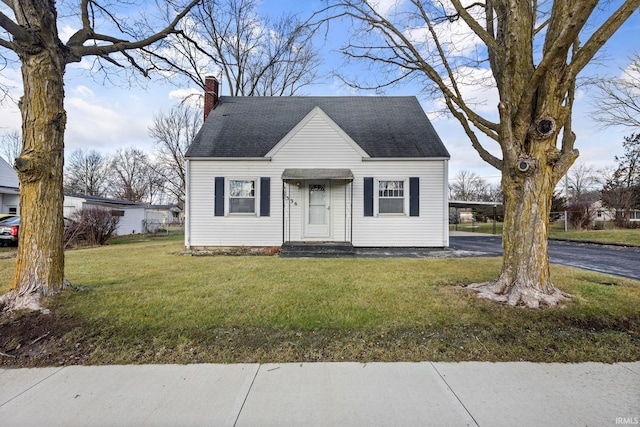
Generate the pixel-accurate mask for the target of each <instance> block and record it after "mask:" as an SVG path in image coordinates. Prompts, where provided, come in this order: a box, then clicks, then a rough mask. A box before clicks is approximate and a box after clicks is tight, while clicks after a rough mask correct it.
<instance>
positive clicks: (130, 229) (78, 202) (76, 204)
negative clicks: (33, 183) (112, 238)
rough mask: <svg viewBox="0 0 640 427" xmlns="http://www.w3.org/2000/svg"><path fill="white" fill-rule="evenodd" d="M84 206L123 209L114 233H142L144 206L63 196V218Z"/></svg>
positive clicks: (119, 234)
mask: <svg viewBox="0 0 640 427" xmlns="http://www.w3.org/2000/svg"><path fill="white" fill-rule="evenodd" d="M84 206H96V207H99V208H104V209H109V210H117V211H123V212H124V215H123V216H121V217H120V221H119V222H118V228H117V229H116V231H115V234H116V235H118V236H121V235H126V234H135V233H142V232H143V229H142V225H143V222H144V219H145V214H146V208H145V207H144V206H135V207H131V206H123V205H115V204H114V205H109V206H106V205H104V204H92V203H91V202H88V201H87V200H86V199H84V198H82V197H74V196H64V208H63V212H64V216H65V218H69V217H71V215H73V213H74V212H75V211H76V210H79V209H82V208H83V207H84Z"/></svg>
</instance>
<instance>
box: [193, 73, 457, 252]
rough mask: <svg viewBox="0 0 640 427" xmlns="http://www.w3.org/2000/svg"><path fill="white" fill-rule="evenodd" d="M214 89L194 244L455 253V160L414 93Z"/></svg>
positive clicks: (199, 151) (200, 151)
mask: <svg viewBox="0 0 640 427" xmlns="http://www.w3.org/2000/svg"><path fill="white" fill-rule="evenodd" d="M208 84H209V86H208V87H209V90H208V91H207V93H205V116H206V120H205V123H204V125H203V127H202V129H201V130H200V132H199V133H198V134H197V136H196V137H195V139H194V142H193V144H192V145H191V147H190V148H189V150H188V151H187V153H186V158H187V191H186V193H187V194H186V209H185V214H186V225H185V244H186V246H187V247H188V248H201V247H216V246H281V245H283V244H287V243H292V242H340V243H346V244H349V245H353V246H354V247H445V246H448V244H449V234H448V233H449V232H448V206H447V194H448V179H447V175H448V160H449V153H448V152H447V150H446V148H445V146H444V145H443V143H442V141H441V140H440V138H439V137H438V135H437V133H436V131H435V130H434V128H433V126H432V125H431V123H430V122H429V120H428V118H427V116H426V115H425V113H424V111H423V110H422V108H421V107H420V104H419V103H418V100H417V99H416V98H415V97H373V96H372V97H221V98H219V99H218V98H217V97H216V96H215V94H216V93H217V87H215V86H217V82H215V83H213V85H214V87H213V88H211V81H210V80H209V81H208ZM207 106H209V107H207ZM211 106H215V108H214V109H213V110H211V111H210V112H209V111H208V110H209V108H210V107H211Z"/></svg>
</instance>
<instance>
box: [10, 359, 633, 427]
mask: <svg viewBox="0 0 640 427" xmlns="http://www.w3.org/2000/svg"><path fill="white" fill-rule="evenodd" d="M638 423H640V362H634V363H618V364H613V365H606V364H600V363H584V364H537V363H526V362H522V363H480V362H465V363H430V362H421V363H370V364H360V363H291V364H265V365H259V364H244V365H243V364H239V365H215V364H207V365H138V366H132V365H128V366H69V367H62V368H39V369H1V370H0V424H1V425H2V426H45V425H46V426H200V425H207V426H475V425H479V426H516V425H517V426H614V425H624V424H626V425H629V424H631V425H633V424H638Z"/></svg>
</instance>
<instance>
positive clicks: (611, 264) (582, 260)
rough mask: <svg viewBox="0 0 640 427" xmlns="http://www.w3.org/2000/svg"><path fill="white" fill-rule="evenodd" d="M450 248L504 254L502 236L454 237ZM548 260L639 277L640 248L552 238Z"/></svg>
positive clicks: (479, 253) (602, 271)
mask: <svg viewBox="0 0 640 427" xmlns="http://www.w3.org/2000/svg"><path fill="white" fill-rule="evenodd" d="M449 247H450V249H454V250H460V251H466V252H469V253H467V254H466V255H467V256H470V255H471V256H501V255H502V237H501V236H492V235H486V234H483V235H478V236H468V235H467V236H451V237H450V238H449ZM549 260H550V261H551V262H552V263H554V264H560V265H566V266H569V267H576V268H582V269H584V270H590V271H597V272H599V273H606V274H612V275H615V276H621V277H627V278H629V279H634V280H640V248H639V247H625V246H612V245H599V244H592V243H578V242H568V241H559V240H549Z"/></svg>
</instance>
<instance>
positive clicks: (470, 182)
mask: <svg viewBox="0 0 640 427" xmlns="http://www.w3.org/2000/svg"><path fill="white" fill-rule="evenodd" d="M488 192H489V184H487V183H486V182H485V181H484V180H483V179H482V178H480V177H479V176H478V175H477V174H476V173H475V172H471V171H469V170H466V169H463V170H461V171H459V172H458V173H457V174H456V176H455V178H454V179H453V182H452V183H451V184H449V193H450V197H451V198H453V199H455V200H464V201H468V202H469V201H480V200H484V199H486V198H487V196H488Z"/></svg>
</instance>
